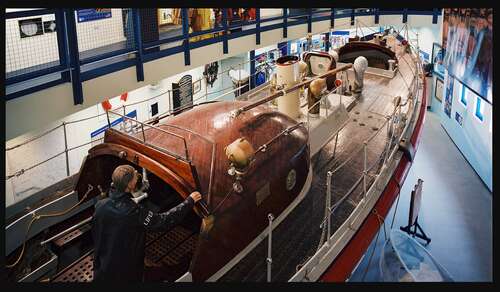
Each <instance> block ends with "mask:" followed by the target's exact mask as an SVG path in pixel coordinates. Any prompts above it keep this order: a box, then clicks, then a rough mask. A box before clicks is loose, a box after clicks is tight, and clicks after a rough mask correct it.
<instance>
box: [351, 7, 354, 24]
mask: <svg viewBox="0 0 500 292" xmlns="http://www.w3.org/2000/svg"><path fill="white" fill-rule="evenodd" d="M351 25H354V9H351Z"/></svg>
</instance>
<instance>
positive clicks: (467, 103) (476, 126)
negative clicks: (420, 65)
mask: <svg viewBox="0 0 500 292" xmlns="http://www.w3.org/2000/svg"><path fill="white" fill-rule="evenodd" d="M462 19H463V17H462ZM485 20H486V18H485V17H483V21H485ZM484 24H485V26H484V29H487V26H486V24H487V22H486V21H485V22H484ZM460 28H461V29H469V28H468V25H460ZM448 30H449V27H447V28H446V31H448ZM459 32H460V31H459ZM469 32H470V29H469V31H468V32H467V33H466V34H463V33H462V32H461V33H462V34H461V35H462V37H463V36H468V37H469V39H468V41H464V42H463V43H465V44H467V45H468V46H466V47H463V49H458V47H457V45H455V47H454V48H449V50H450V51H451V50H454V51H456V52H458V53H455V56H454V58H455V59H454V62H452V63H453V64H461V66H458V68H462V70H463V71H465V70H467V67H469V65H470V67H471V68H472V67H473V65H474V64H469V63H468V62H470V59H468V56H470V55H473V54H471V53H472V52H473V51H474V50H473V47H474V46H477V47H478V49H479V48H480V49H481V50H482V49H484V47H483V46H482V45H481V44H482V42H481V41H477V40H479V38H475V37H474V32H471V33H470V34H469ZM457 35H460V34H457ZM479 35H481V34H477V36H479ZM443 36H444V33H443ZM446 36H447V37H446V39H447V42H448V43H449V44H450V45H449V46H450V47H451V46H454V45H453V44H460V43H459V42H454V41H453V37H452V35H451V34H450V35H449V34H448V33H446ZM450 39H451V40H450ZM480 39H482V40H485V39H486V37H482V38H480ZM469 40H470V42H469ZM437 43H438V44H440V45H441V46H442V45H443V41H442V39H439V40H438V41H437ZM471 47H472V48H471ZM464 58H465V59H464ZM492 58H493V57H492V52H491V49H490V51H485V53H484V54H483V55H482V56H481V55H478V56H477V61H476V62H477V63H479V62H482V63H484V64H486V65H489V64H491V63H492V62H493V59H492ZM444 59H446V57H444ZM481 59H482V60H481ZM435 62H438V61H437V60H435ZM443 64H444V63H443ZM443 68H444V70H443V72H442V74H443V76H440V74H439V73H437V72H434V74H433V75H434V76H433V87H432V88H431V94H432V104H431V105H432V106H431V110H432V111H434V112H436V113H437V114H438V115H439V117H440V121H441V125H442V126H443V128H444V129H445V131H446V133H447V134H448V135H449V137H450V138H451V139H452V141H453V142H454V143H455V145H456V146H457V147H458V149H459V150H460V152H461V153H462V154H463V156H464V157H465V159H466V160H467V161H468V162H469V163H470V165H471V166H472V168H473V169H474V170H475V171H476V173H477V174H478V175H479V177H480V178H481V179H482V180H483V182H484V183H485V185H486V186H487V187H488V188H489V189H490V191H492V190H493V178H492V173H493V165H492V157H493V156H492V155H493V154H492V148H493V147H492V142H493V141H492V139H493V133H492V125H493V121H492V119H493V115H492V113H493V105H492V100H493V98H492V97H491V96H488V95H487V94H484V95H483V96H482V97H481V96H480V95H479V93H478V92H477V91H476V89H478V87H480V88H481V89H483V90H482V91H483V92H488V90H487V88H491V87H490V86H491V85H490V84H489V83H488V81H489V80H491V79H492V76H489V78H491V79H488V77H485V76H487V74H485V75H484V76H482V75H478V74H477V73H475V72H470V73H467V74H465V75H464V76H468V77H467V78H466V81H470V80H471V79H473V78H471V77H476V79H475V82H476V83H474V82H468V83H465V84H466V86H464V81H463V80H462V79H463V77H462V76H460V77H457V76H455V75H454V74H450V72H449V71H448V68H447V66H446V64H444V66H443ZM464 68H465V69H464ZM458 71H460V70H458ZM455 74H456V72H455ZM481 76H482V77H481ZM478 80H479V81H480V83H479V84H478V83H477V81H478ZM474 85H476V86H475V87H476V88H475V89H473V90H471V87H470V86H474ZM478 103H479V105H480V107H479V109H478ZM464 183H466V182H464Z"/></svg>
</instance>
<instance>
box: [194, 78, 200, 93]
mask: <svg viewBox="0 0 500 292" xmlns="http://www.w3.org/2000/svg"><path fill="white" fill-rule="evenodd" d="M200 90H201V79H198V80H196V81H195V82H193V94H196V93H198V92H200Z"/></svg>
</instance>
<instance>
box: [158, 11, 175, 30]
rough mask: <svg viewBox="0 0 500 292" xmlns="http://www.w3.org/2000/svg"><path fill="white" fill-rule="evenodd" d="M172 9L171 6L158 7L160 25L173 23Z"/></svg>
mask: <svg viewBox="0 0 500 292" xmlns="http://www.w3.org/2000/svg"><path fill="white" fill-rule="evenodd" d="M172 10H173V9H169V8H159V9H158V25H160V26H162V25H168V24H173V23H174V22H173V17H172V13H173V12H172Z"/></svg>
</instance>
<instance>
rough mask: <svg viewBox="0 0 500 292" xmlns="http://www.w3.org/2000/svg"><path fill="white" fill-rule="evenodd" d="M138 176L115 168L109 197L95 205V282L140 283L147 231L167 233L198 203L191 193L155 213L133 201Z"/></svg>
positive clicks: (131, 169) (128, 168) (131, 170)
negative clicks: (166, 208)
mask: <svg viewBox="0 0 500 292" xmlns="http://www.w3.org/2000/svg"><path fill="white" fill-rule="evenodd" d="M138 179H139V174H138V172H137V171H136V170H135V168H134V167H132V166H130V165H120V166H118V167H117V168H116V169H115V170H114V171H113V174H112V176H111V180H112V182H113V184H112V187H111V189H110V191H109V197H108V198H105V199H103V200H100V201H98V202H97V203H96V205H95V212H94V219H93V228H92V236H93V239H94V247H95V249H94V281H121V282H123V281H126V282H130V281H141V280H142V276H143V269H144V247H145V235H146V231H153V232H156V231H167V230H169V229H171V228H172V227H173V226H175V225H176V224H178V223H179V222H180V221H182V219H183V218H184V217H185V216H186V215H187V213H188V212H189V211H190V210H191V209H192V208H193V206H194V203H196V202H198V201H199V200H200V199H201V194H200V193H199V192H193V193H192V194H191V195H190V196H189V197H187V198H186V200H184V202H182V203H180V204H179V205H177V206H176V207H174V208H172V209H170V210H169V211H167V212H165V213H154V212H152V211H150V210H147V209H146V208H144V207H143V206H141V205H138V204H136V203H135V202H134V201H132V199H131V198H132V195H131V193H132V192H133V191H135V190H136V185H137V181H138Z"/></svg>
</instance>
